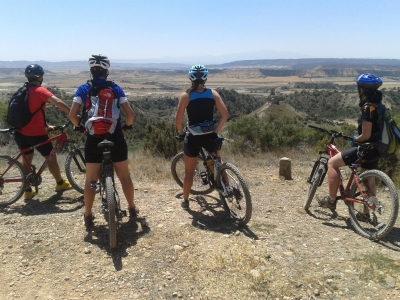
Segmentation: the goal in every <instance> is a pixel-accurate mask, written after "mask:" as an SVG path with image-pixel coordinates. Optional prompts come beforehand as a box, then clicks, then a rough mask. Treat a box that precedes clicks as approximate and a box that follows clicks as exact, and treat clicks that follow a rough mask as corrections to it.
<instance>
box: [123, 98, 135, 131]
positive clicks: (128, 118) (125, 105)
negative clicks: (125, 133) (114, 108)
mask: <svg viewBox="0 0 400 300" xmlns="http://www.w3.org/2000/svg"><path fill="white" fill-rule="evenodd" d="M121 107H122V109H123V110H124V112H125V115H126V123H125V124H126V125H128V126H130V125H132V123H133V119H134V113H133V110H132V107H131V106H130V105H129V102H125V103H122V104H121Z"/></svg>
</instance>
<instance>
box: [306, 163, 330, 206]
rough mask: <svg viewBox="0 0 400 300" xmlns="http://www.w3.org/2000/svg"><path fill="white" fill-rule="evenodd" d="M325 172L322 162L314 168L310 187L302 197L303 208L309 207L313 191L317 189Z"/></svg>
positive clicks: (313, 194)
mask: <svg viewBox="0 0 400 300" xmlns="http://www.w3.org/2000/svg"><path fill="white" fill-rule="evenodd" d="M325 172H326V166H325V165H324V164H322V163H320V164H319V165H318V166H317V168H316V169H315V170H314V174H313V175H312V177H311V179H310V187H309V189H308V193H307V196H306V198H305V199H304V203H303V209H304V210H308V209H309V208H310V205H311V202H312V200H313V199H314V196H315V192H316V191H317V188H318V186H319V184H320V182H321V178H322V176H323V174H324V173H325Z"/></svg>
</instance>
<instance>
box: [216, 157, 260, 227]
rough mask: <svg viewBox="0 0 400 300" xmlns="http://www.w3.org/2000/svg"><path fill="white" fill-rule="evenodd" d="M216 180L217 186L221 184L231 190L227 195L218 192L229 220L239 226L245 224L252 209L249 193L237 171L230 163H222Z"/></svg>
mask: <svg viewBox="0 0 400 300" xmlns="http://www.w3.org/2000/svg"><path fill="white" fill-rule="evenodd" d="M217 180H219V182H220V184H219V186H222V184H223V185H225V187H227V186H230V187H231V188H232V190H231V191H230V192H228V193H227V195H223V193H222V192H223V191H219V197H220V199H221V201H222V203H223V204H224V208H225V210H226V211H227V213H229V216H230V218H231V219H232V220H233V222H234V223H237V224H239V225H245V224H247V223H248V222H249V221H250V218H251V215H252V212H253V208H252V203H251V196H250V191H249V189H248V187H247V184H246V182H245V181H244V178H243V176H242V175H241V174H240V172H239V170H238V169H237V168H236V167H235V166H234V165H232V164H231V163H224V164H222V165H221V166H220V167H219V174H218V178H217Z"/></svg>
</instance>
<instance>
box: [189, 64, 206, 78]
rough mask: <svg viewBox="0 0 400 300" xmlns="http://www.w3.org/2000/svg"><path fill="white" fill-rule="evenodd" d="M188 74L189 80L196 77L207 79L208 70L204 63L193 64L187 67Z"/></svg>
mask: <svg viewBox="0 0 400 300" xmlns="http://www.w3.org/2000/svg"><path fill="white" fill-rule="evenodd" d="M188 75H189V78H190V80H191V81H195V80H197V79H200V80H203V81H205V80H206V79H207V75H208V70H207V68H206V67H205V66H204V65H194V66H193V67H191V68H190V69H189V73H188Z"/></svg>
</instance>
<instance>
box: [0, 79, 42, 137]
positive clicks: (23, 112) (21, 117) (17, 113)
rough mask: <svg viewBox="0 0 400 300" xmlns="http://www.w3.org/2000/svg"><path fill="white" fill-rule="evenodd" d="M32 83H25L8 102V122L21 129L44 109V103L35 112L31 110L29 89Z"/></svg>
mask: <svg viewBox="0 0 400 300" xmlns="http://www.w3.org/2000/svg"><path fill="white" fill-rule="evenodd" d="M31 87H32V85H29V83H25V84H24V85H23V87H21V88H19V89H18V91H16V92H15V93H14V94H13V95H12V96H11V99H10V102H9V103H8V111H7V123H8V124H9V125H10V126H11V127H13V128H17V129H21V128H23V127H25V126H26V125H28V124H29V122H30V121H31V120H32V117H33V116H34V115H35V114H36V113H37V112H38V111H39V110H41V109H42V107H43V105H44V104H45V103H43V104H42V105H41V106H40V107H39V108H38V109H37V110H35V111H34V112H33V113H31V112H30V111H29V102H28V94H29V93H28V90H29V88H31Z"/></svg>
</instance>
